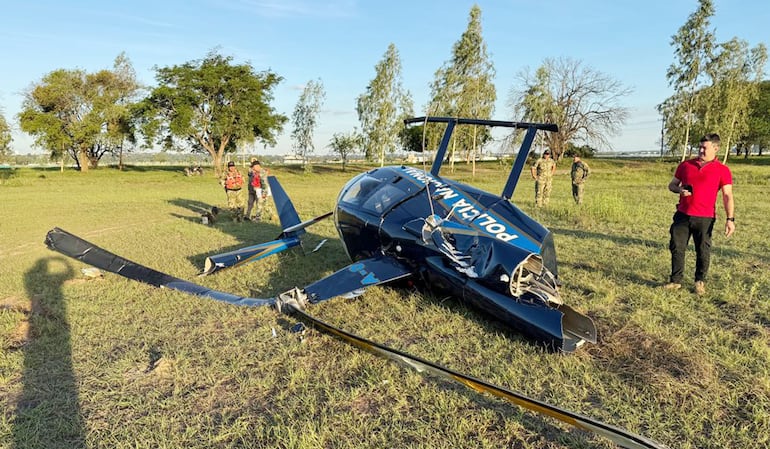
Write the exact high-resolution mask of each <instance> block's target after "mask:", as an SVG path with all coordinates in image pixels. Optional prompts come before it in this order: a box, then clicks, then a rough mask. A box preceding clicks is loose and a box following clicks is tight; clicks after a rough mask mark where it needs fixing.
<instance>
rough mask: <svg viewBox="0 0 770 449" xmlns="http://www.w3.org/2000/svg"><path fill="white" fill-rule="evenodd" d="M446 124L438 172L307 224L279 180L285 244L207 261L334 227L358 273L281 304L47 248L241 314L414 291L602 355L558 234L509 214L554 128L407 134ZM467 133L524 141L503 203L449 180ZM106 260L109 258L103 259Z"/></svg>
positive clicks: (392, 172)
mask: <svg viewBox="0 0 770 449" xmlns="http://www.w3.org/2000/svg"><path fill="white" fill-rule="evenodd" d="M428 123H443V124H445V125H446V129H445V132H444V136H443V138H442V140H441V143H440V145H439V148H438V150H437V152H436V156H435V159H434V162H433V165H432V167H431V169H430V171H426V170H422V169H419V168H416V167H412V166H388V167H381V168H376V169H372V170H370V171H367V172H365V173H361V174H359V175H357V176H355V177H354V178H353V179H351V180H350V181H349V182H348V183H347V184H346V185H345V186H344V187H343V189H342V191H341V192H340V194H339V197H338V199H337V204H336V206H335V208H334V211H333V212H329V213H326V214H323V215H321V216H319V217H316V218H313V219H311V220H307V221H304V222H303V221H301V220H300V218H299V215H298V214H297V212H296V209H295V208H294V205H293V204H292V202H291V200H290V199H289V196H288V195H287V194H286V192H285V190H284V189H283V187H282V186H281V184H280V183H279V182H278V180H277V179H276V178H275V177H270V178H269V184H270V188H271V191H272V196H273V198H274V201H275V204H276V208H277V211H278V215H279V218H280V222H281V227H282V233H281V234H280V235H279V236H278V238H277V239H276V240H273V241H270V242H266V243H262V244H259V245H254V246H249V247H247V248H242V249H238V250H236V251H231V252H228V253H224V254H218V255H215V256H211V257H209V258H207V259H206V262H205V267H204V270H203V273H202V274H211V273H214V272H216V271H218V270H220V269H223V268H228V267H233V266H237V265H241V264H244V263H248V262H252V261H255V260H258V259H261V258H264V257H267V256H269V255H271V254H275V253H277V252H280V251H283V250H286V249H288V248H292V247H294V246H298V245H300V244H301V236H302V234H303V233H305V228H307V227H308V226H310V225H312V224H314V223H317V222H318V221H320V220H323V219H325V218H327V217H329V216H331V215H333V217H334V222H335V225H336V228H337V231H338V233H339V236H340V239H341V241H342V244H343V247H344V248H345V251H346V253H347V255H348V256H349V258H350V260H351V261H352V263H351V264H350V265H348V266H346V267H344V268H342V269H340V270H338V271H337V272H335V273H333V274H331V275H329V276H327V277H325V278H323V279H321V280H319V281H317V282H315V283H313V284H311V285H308V286H306V287H304V288H296V287H295V288H293V289H291V290H289V291H287V292H285V293H282V294H280V295H278V297H276V298H269V299H257V298H246V297H240V296H237V295H231V294H229V293H225V292H219V291H214V290H210V289H208V288H205V287H202V286H199V285H196V284H193V283H191V282H188V281H184V280H181V279H178V278H174V277H172V276H169V275H166V274H164V273H160V272H158V271H155V270H152V269H150V268H147V267H144V266H141V265H139V264H136V263H134V262H131V261H127V260H125V259H123V258H121V257H120V256H116V255H114V254H112V253H108V252H107V251H105V250H103V249H101V248H98V247H96V245H93V244H91V243H89V242H86V241H84V240H82V239H80V238H79V237H77V236H74V235H72V234H70V233H68V232H66V231H63V230H61V229H58V228H56V229H54V230H52V231H51V232H49V234H48V237H47V239H46V242H47V244H48V246H49V247H50V248H52V249H54V250H57V251H60V252H62V253H64V254H66V255H69V256H71V257H75V258H77V259H80V260H82V261H84V262H86V263H90V264H91V265H94V266H97V267H99V268H103V269H105V270H107V271H114V272H116V273H118V274H121V275H123V276H126V277H129V278H131V279H135V280H139V281H142V282H146V283H150V284H152V285H156V286H162V287H166V288H173V289H177V290H182V291H186V292H189V293H193V294H196V295H203V296H208V297H211V298H213V299H217V300H221V301H226V302H230V303H235V304H240V305H250V306H256V305H274V306H277V307H278V309H279V310H280V309H281V308H282V307H284V308H285V307H286V306H287V305H290V306H291V307H292V308H296V309H304V308H305V307H307V306H308V305H309V304H314V303H318V302H321V301H325V300H328V299H331V298H335V297H338V296H356V295H358V294H360V293H361V292H362V289H365V288H366V287H370V286H374V285H380V284H386V283H391V282H394V281H397V280H402V279H408V280H410V281H412V282H414V283H420V284H422V285H425V286H429V288H430V289H431V290H432V291H435V292H437V293H440V294H445V295H452V296H455V297H458V298H461V299H462V300H464V301H466V302H467V303H468V304H470V305H471V306H473V307H475V308H476V309H479V310H480V311H481V312H483V313H485V314H486V315H488V316H489V317H492V318H494V319H496V320H498V321H501V322H502V323H504V324H505V325H507V326H508V327H510V328H512V329H514V330H516V331H518V332H520V333H521V334H523V335H525V336H527V337H529V338H531V339H532V340H534V341H536V342H540V343H543V344H544V345H545V346H547V347H548V348H551V349H555V350H560V351H563V352H573V351H574V350H576V349H577V348H578V347H580V346H581V345H582V344H584V343H585V342H590V343H596V340H597V332H596V327H595V325H594V323H593V321H592V320H591V319H590V318H589V317H587V316H585V315H583V314H581V313H579V312H577V311H575V310H574V309H573V308H571V307H570V306H568V305H566V304H564V302H563V301H562V299H561V296H560V294H559V281H558V270H557V263H556V251H555V247H554V241H553V234H552V233H551V232H550V231H549V230H548V229H547V228H546V227H544V226H543V225H541V224H540V223H538V222H537V221H535V220H534V219H532V218H531V217H529V216H527V215H526V214H525V213H524V212H522V211H521V210H520V209H519V208H518V207H516V206H515V205H514V204H512V203H511V201H510V199H511V198H512V196H513V192H514V189H515V187H516V184H517V181H518V179H519V176H520V174H521V172H522V169H523V168H524V165H525V162H526V158H527V155H528V154H529V150H530V148H531V145H532V143H533V141H534V138H535V134H536V132H537V131H538V130H541V131H556V130H557V127H556V125H552V124H541V123H525V122H510V121H497V120H480V119H466V118H454V117H416V118H411V119H407V120H405V124H406V125H407V126H408V125H413V124H423V125H424V126H425V125H427V124H428ZM458 125H476V126H486V127H505V128H515V129H520V130H524V131H525V133H524V138H523V141H522V144H521V148H520V149H519V152H518V155H517V157H516V159H515V161H514V163H513V167H512V169H511V172H510V174H509V176H508V179H507V182H506V184H505V186H504V187H503V190H502V192H501V194H499V195H497V194H493V193H489V192H485V191H482V190H480V189H477V188H475V187H472V186H469V185H465V184H462V183H460V182H456V181H453V180H450V179H447V178H443V177H441V176H440V174H439V171H440V169H441V166H442V163H443V162H444V160H445V158H446V154H447V148H448V146H449V142H450V139H451V137H452V133H453V131H454V129H455V127H456V126H458ZM103 253H104V254H103Z"/></svg>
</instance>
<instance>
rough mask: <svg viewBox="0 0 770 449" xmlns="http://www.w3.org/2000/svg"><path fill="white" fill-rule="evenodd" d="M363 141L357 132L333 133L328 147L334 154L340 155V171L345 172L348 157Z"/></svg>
mask: <svg viewBox="0 0 770 449" xmlns="http://www.w3.org/2000/svg"><path fill="white" fill-rule="evenodd" d="M362 141H363V139H362V137H361V135H360V134H359V133H358V132H357V131H352V132H350V133H347V134H345V133H334V135H332V138H331V140H330V141H329V145H328V147H329V148H331V149H332V150H333V151H334V152H335V153H337V154H339V155H340V158H341V159H342V171H345V167H346V165H347V161H348V157H349V156H350V155H351V154H353V153H354V152H355V149H356V148H359V147H360V146H361V142H362Z"/></svg>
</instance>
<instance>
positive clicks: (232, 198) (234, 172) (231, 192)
mask: <svg viewBox="0 0 770 449" xmlns="http://www.w3.org/2000/svg"><path fill="white" fill-rule="evenodd" d="M221 184H222V186H224V188H225V193H226V194H227V207H228V208H229V209H230V211H231V212H232V213H233V219H234V220H235V221H241V219H242V217H243V197H242V196H241V189H243V176H241V173H240V172H239V171H238V169H237V168H235V162H233V161H230V162H228V163H227V171H226V172H225V174H224V175H223V176H222V181H221Z"/></svg>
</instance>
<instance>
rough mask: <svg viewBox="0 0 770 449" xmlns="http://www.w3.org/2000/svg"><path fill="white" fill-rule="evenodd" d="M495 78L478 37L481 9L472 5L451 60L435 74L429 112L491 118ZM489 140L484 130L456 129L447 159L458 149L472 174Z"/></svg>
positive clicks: (480, 37)
mask: <svg viewBox="0 0 770 449" xmlns="http://www.w3.org/2000/svg"><path fill="white" fill-rule="evenodd" d="M494 77H495V68H494V64H493V63H492V60H491V59H490V58H489V55H488V54H487V44H486V43H485V42H484V38H483V37H482V35H481V8H479V6H478V5H473V6H472V7H471V11H470V13H469V15H468V26H467V28H466V30H465V32H463V34H462V36H460V40H458V41H457V42H455V44H454V46H453V47H452V58H451V59H450V60H449V61H447V62H446V63H444V65H443V66H442V67H441V68H440V69H439V70H437V71H436V76H435V80H434V81H433V83H432V85H431V91H432V99H431V104H430V105H429V107H428V110H429V111H430V110H434V111H436V112H437V114H436V115H448V116H455V117H468V118H478V119H491V118H492V114H493V112H494V109H495V100H497V91H496V89H495V85H494ZM439 131H440V130H439ZM436 134H437V133H436V130H434V131H433V132H432V139H431V140H432V141H435V140H436ZM489 137H490V136H489V131H488V128H486V127H482V128H479V127H477V126H472V127H466V128H463V129H458V130H456V131H455V134H454V135H453V138H454V141H453V142H452V151H451V152H450V160H451V161H452V163H454V151H455V148H456V147H458V146H459V147H460V148H461V149H462V151H463V152H464V154H465V155H466V161H467V160H473V162H474V166H473V172H474V174H475V168H476V166H475V161H476V154H477V152H478V151H479V149H480V147H481V145H482V144H483V143H484V142H486V141H487V140H488V139H489Z"/></svg>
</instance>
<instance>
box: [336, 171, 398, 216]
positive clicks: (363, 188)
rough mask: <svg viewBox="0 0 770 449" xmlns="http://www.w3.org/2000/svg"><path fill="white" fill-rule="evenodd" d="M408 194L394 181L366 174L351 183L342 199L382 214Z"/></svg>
mask: <svg viewBox="0 0 770 449" xmlns="http://www.w3.org/2000/svg"><path fill="white" fill-rule="evenodd" d="M407 194H408V193H407V192H404V191H402V190H401V189H400V188H398V187H396V186H395V185H393V183H390V182H386V181H383V180H380V179H377V178H374V177H371V176H367V175H364V176H361V177H360V179H358V180H357V181H354V182H353V183H352V184H351V185H350V187H349V188H348V189H347V190H346V191H345V193H344V194H343V195H342V198H341V201H343V202H345V203H349V204H353V205H356V206H358V207H360V208H362V209H364V210H366V211H369V212H373V213H376V214H380V213H382V212H384V211H386V210H387V209H388V208H389V207H390V206H391V205H392V204H394V203H396V202H398V201H399V200H401V199H402V198H404V197H405V196H406V195H407Z"/></svg>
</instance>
